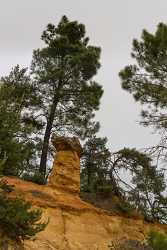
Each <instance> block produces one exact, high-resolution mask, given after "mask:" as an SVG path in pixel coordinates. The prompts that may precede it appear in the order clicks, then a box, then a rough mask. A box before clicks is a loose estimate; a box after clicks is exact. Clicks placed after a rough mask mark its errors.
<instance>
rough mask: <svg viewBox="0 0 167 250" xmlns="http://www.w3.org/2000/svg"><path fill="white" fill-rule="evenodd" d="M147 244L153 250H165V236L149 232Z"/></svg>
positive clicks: (166, 249) (166, 237) (166, 247)
mask: <svg viewBox="0 0 167 250" xmlns="http://www.w3.org/2000/svg"><path fill="white" fill-rule="evenodd" d="M147 244H148V245H149V246H150V247H152V249H153V250H167V235H165V234H162V233H159V232H156V231H151V232H150V233H149V235H148V239H147Z"/></svg>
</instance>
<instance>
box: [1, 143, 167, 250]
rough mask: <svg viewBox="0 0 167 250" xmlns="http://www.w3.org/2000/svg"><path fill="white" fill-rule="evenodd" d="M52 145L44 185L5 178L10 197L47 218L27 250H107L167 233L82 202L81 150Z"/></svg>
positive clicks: (159, 227) (162, 228)
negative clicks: (150, 234)
mask: <svg viewBox="0 0 167 250" xmlns="http://www.w3.org/2000/svg"><path fill="white" fill-rule="evenodd" d="M53 143H54V146H55V147H56V151H57V154H56V157H55V160H54V165H53V171H52V174H51V176H50V179H49V182H48V184H47V185H45V186H42V185H37V184H34V183H31V182H26V181H22V180H20V179H17V178H12V177H5V180H7V181H8V183H9V184H12V185H15V190H14V191H13V192H12V193H11V195H12V196H19V197H24V198H25V199H26V200H27V201H30V202H31V203H32V204H33V206H34V207H40V208H42V210H43V220H44V221H47V220H48V218H49V224H48V226H47V227H46V229H45V230H44V231H43V232H40V233H39V234H38V235H37V236H36V237H35V239H33V240H28V241H26V242H25V249H26V250H33V249H40V250H48V249H52V250H97V249H98V250H109V248H108V245H109V244H110V243H111V242H119V241H122V240H126V239H134V240H139V241H143V240H144V239H145V236H146V235H147V233H148V232H149V231H150V230H151V229H153V228H154V229H156V230H160V231H162V232H167V227H166V226H165V225H164V226H163V225H160V224H151V223H146V222H145V221H143V220H142V219H141V218H139V217H133V218H128V217H123V216H121V215H118V214H115V213H112V212H108V211H105V210H102V209H100V208H96V207H94V206H93V205H91V204H89V203H86V202H84V201H82V200H81V198H80V197H79V190H80V154H81V146H80V144H79V142H78V140H77V139H76V138H72V139H71V138H70V139H69V138H56V140H55V141H54V142H53ZM11 249H16V248H14V247H11Z"/></svg>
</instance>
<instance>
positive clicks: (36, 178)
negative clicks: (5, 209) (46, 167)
mask: <svg viewBox="0 0 167 250" xmlns="http://www.w3.org/2000/svg"><path fill="white" fill-rule="evenodd" d="M22 179H23V180H25V181H31V182H34V183H36V184H39V185H45V184H46V183H47V180H46V179H45V178H44V177H43V175H42V174H40V173H39V172H36V173H34V174H28V173H25V174H24V175H23V176H22Z"/></svg>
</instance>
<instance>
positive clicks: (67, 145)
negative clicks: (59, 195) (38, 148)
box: [48, 137, 82, 194]
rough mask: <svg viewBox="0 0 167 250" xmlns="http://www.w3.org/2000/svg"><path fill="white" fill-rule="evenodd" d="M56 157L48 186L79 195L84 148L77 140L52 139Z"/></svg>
mask: <svg viewBox="0 0 167 250" xmlns="http://www.w3.org/2000/svg"><path fill="white" fill-rule="evenodd" d="M52 143H53V145H54V146H55V149H56V152H57V153H56V157H55V160H54V163H53V170H52V173H51V175H50V178H49V183H48V185H49V186H50V187H52V188H53V189H54V188H56V189H59V190H61V191H65V192H70V193H73V194H79V192H80V156H81V153H82V147H81V145H80V142H79V140H78V139H77V138H75V137H73V138H65V137H52Z"/></svg>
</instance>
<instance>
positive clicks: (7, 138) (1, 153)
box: [0, 66, 39, 175]
mask: <svg viewBox="0 0 167 250" xmlns="http://www.w3.org/2000/svg"><path fill="white" fill-rule="evenodd" d="M35 103H36V104H37V103H38V102H37V99H36V96H35V95H34V88H33V85H31V81H30V78H29V77H28V75H27V74H26V69H20V68H19V66H16V67H15V68H14V69H13V70H12V71H11V72H10V74H9V76H6V77H3V78H2V79H1V87H0V160H1V161H2V163H3V164H2V167H3V170H2V171H1V174H4V175H20V174H21V173H22V172H23V171H24V170H25V169H29V167H30V166H31V165H32V163H31V162H33V165H34V156H35V144H34V139H35V138H31V135H32V133H33V132H35V131H36V129H37V122H35V121H34V120H33V117H32V116H31V114H27V113H26V112H27V111H26V110H27V108H28V107H30V106H31V107H33V106H34V105H35ZM38 125H39V124H38Z"/></svg>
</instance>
